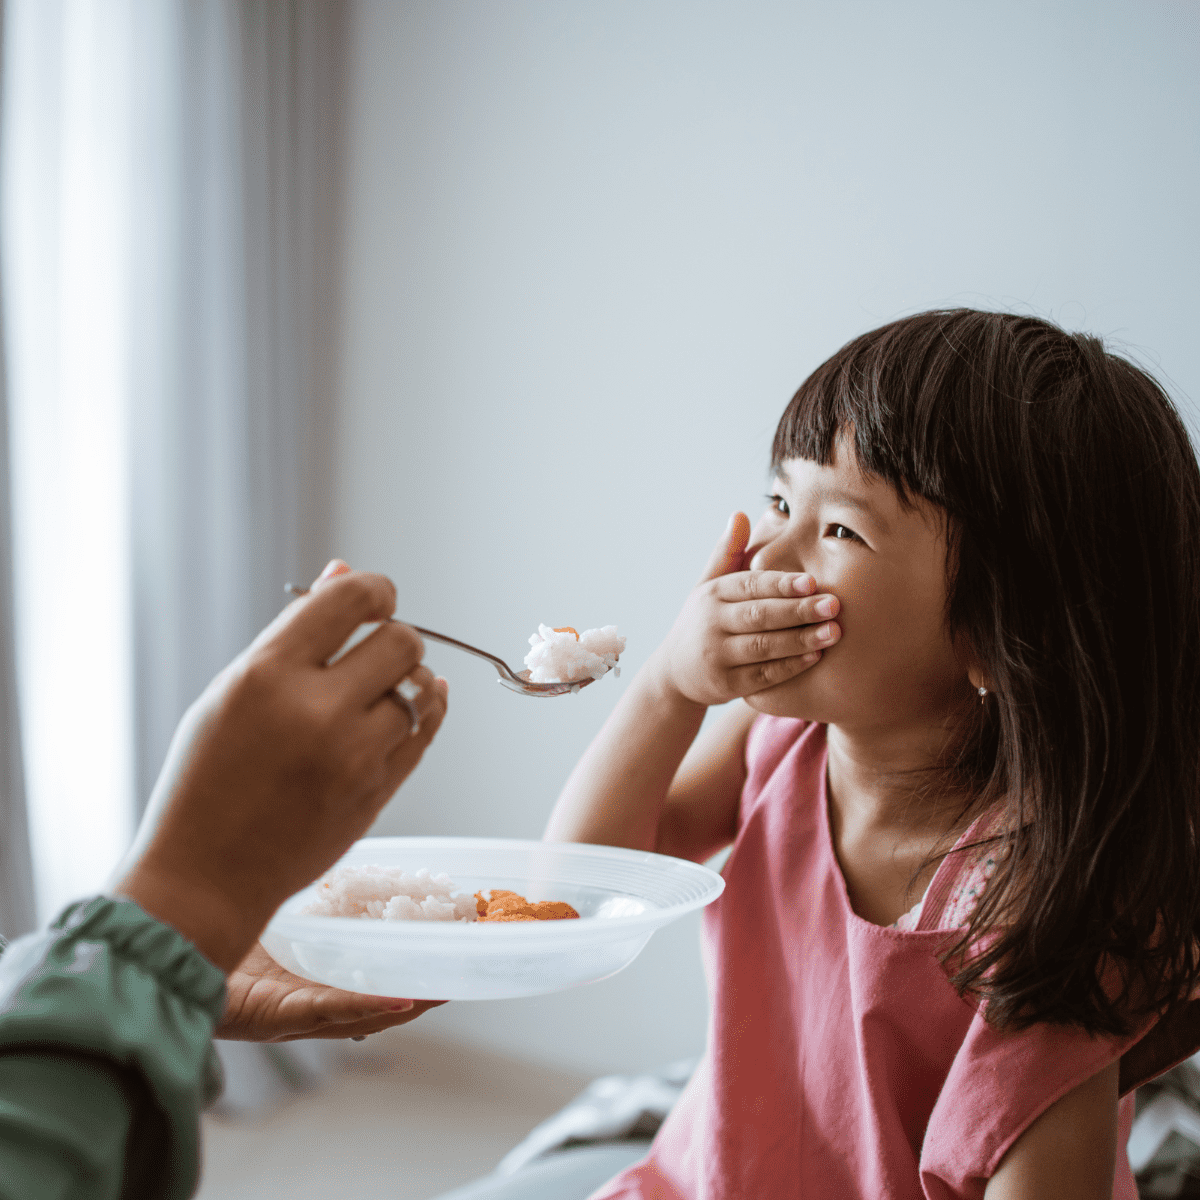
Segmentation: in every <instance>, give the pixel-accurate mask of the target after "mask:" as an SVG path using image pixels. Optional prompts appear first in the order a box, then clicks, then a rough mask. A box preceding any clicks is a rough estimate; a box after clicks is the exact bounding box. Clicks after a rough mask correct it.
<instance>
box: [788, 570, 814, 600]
mask: <svg viewBox="0 0 1200 1200" xmlns="http://www.w3.org/2000/svg"><path fill="white" fill-rule="evenodd" d="M816 586H817V581H816V580H815V579H814V578H813V577H812V576H811V575H797V576H796V578H795V579H793V580H792V587H794V588H795V589H796V591H798V592H799V593H800V595H802V596H807V595H808V593H809V592H811V591H812V590H813V588H815V587H816Z"/></svg>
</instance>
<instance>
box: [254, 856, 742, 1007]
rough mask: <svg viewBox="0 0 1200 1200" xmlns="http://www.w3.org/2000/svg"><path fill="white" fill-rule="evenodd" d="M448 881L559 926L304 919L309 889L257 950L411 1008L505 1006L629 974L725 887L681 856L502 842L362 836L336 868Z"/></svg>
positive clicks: (304, 972)
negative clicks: (494, 891) (567, 912)
mask: <svg viewBox="0 0 1200 1200" xmlns="http://www.w3.org/2000/svg"><path fill="white" fill-rule="evenodd" d="M367 863H377V864H379V865H380V866H385V867H399V868H400V869H401V870H404V871H414V872H415V871H419V870H420V869H421V868H422V867H425V868H427V869H428V870H429V871H430V872H431V873H432V874H434V875H440V874H442V873H445V874H447V875H449V876H450V878H451V879H452V880H454V882H455V884H456V885H457V888H458V889H459V890H461V891H464V892H470V893H474V892H477V891H480V890H483V891H487V890H489V889H491V888H507V889H509V890H511V891H514V892H520V893H521V895H523V896H525V897H526V899H528V900H531V901H535V900H565V901H566V902H567V903H568V904H571V905H574V907H575V908H576V909H577V910H578V912H579V920H577V921H575V920H566V921H513V922H497V923H491V922H484V923H476V922H462V921H455V922H449V921H379V920H371V919H364V918H362V917H312V916H305V915H303V914H301V913H300V911H299V910H300V909H302V908H303V907H304V906H305V905H307V904H310V903H311V902H312V900H313V897H314V894H315V891H316V884H315V883H314V884H313V885H312V886H310V887H307V888H305V889H304V891H302V892H298V893H297V894H296V895H295V896H293V897H291V899H290V900H287V901H285V902H284V904H283V905H282V906H281V907H280V909H279V911H278V912H277V913H276V914H275V916H274V917H273V918H272V919H271V922H270V924H269V925H268V926H267V929H266V932H265V933H264V934H263V936H262V943H263V945H264V946H265V947H266V948H267V951H268V952H269V953H270V955H271V957H272V958H274V959H275V961H276V962H278V963H279V964H280V966H283V967H286V968H287V969H288V970H289V971H291V972H293V973H294V974H296V975H301V976H303V977H304V978H305V979H311V980H314V981H315V982H317V983H327V984H332V985H333V986H334V987H339V988H346V989H348V990H350V991H354V992H366V993H369V994H370V995H374V996H404V997H408V998H410V999H413V1000H504V999H511V998H513V997H517V996H539V995H543V994H544V993H546V992H557V991H560V990H562V989H563V988H568V987H574V986H575V985H576V984H581V983H595V982H596V981H597V980H600V979H606V978H607V977H608V976H610V975H615V974H616V973H617V972H618V971H620V970H621V969H622V968H623V967H627V966H628V965H629V964H630V963H631V962H633V960H634V959H635V958H636V957H637V956H638V954H639V953H640V952H641V949H642V947H643V946H645V944H646V943H647V942H648V941H649V940H650V935H651V934H652V933H653V932H654V931H655V930H656V929H659V928H661V927H662V926H663V925H669V924H670V923H671V922H672V921H675V920H678V919H679V918H680V917H682V916H683V915H684V914H685V913H689V912H692V911H693V910H694V909H697V908H702V907H703V906H704V905H706V904H710V903H712V901H713V900H715V899H716V898H717V897H718V896H719V895H720V894H721V892H722V891H723V890H724V887H725V881H724V880H723V879H722V878H721V877H720V875H718V874H717V873H716V872H715V871H710V870H709V869H708V868H707V867H702V866H699V865H697V864H696V863H692V862H686V861H684V860H683V859H679V858H668V857H667V856H666V855H663V854H649V853H647V852H645V851H641V850H620V849H617V848H615V847H613V846H584V845H576V844H558V843H552V842H527V841H515V840H511V839H502V838H434V837H407V838H399V837H396V838H364V839H363V840H362V841H360V842H356V843H355V845H353V846H352V847H351V848H350V850H349V851H348V852H347V853H346V854H345V855H344V856H343V857H342V859H341V860H340V861H339V863H338V864H337V865H338V866H364V865H366V864H367Z"/></svg>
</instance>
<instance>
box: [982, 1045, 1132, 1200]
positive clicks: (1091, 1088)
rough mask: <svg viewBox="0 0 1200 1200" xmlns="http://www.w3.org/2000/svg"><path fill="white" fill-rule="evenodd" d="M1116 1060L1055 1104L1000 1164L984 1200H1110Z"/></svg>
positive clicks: (1114, 1144) (1114, 1145)
mask: <svg viewBox="0 0 1200 1200" xmlns="http://www.w3.org/2000/svg"><path fill="white" fill-rule="evenodd" d="M1119 1068H1120V1062H1119V1060H1118V1061H1117V1062H1113V1063H1111V1064H1110V1065H1109V1066H1107V1067H1105V1068H1104V1070H1103V1071H1100V1072H1098V1073H1097V1074H1095V1075H1093V1076H1092V1077H1091V1079H1087V1080H1085V1081H1084V1082H1083V1083H1081V1084H1080V1085H1079V1086H1078V1087H1077V1088H1075V1089H1074V1090H1072V1091H1070V1092H1068V1093H1067V1094H1066V1095H1065V1096H1063V1097H1062V1098H1061V1099H1060V1100H1056V1101H1055V1102H1054V1103H1053V1104H1052V1105H1050V1107H1049V1108H1048V1109H1046V1111H1045V1112H1044V1113H1042V1115H1041V1116H1040V1117H1038V1119H1037V1120H1036V1121H1034V1123H1033V1124H1032V1125H1030V1126H1029V1128H1028V1129H1026V1130H1025V1132H1024V1133H1023V1134H1021V1136H1020V1137H1019V1138H1017V1140H1016V1141H1015V1142H1013V1144H1012V1146H1011V1147H1009V1150H1008V1152H1007V1153H1006V1154H1005V1155H1004V1157H1003V1158H1002V1159H1001V1160H1000V1166H999V1168H998V1169H997V1171H996V1173H995V1175H993V1176H992V1177H991V1179H990V1180H988V1185H987V1188H986V1190H985V1191H984V1193H983V1194H984V1200H1112V1194H1113V1177H1114V1173H1115V1170H1116V1161H1117V1149H1118V1147H1117V1072H1118V1070H1119Z"/></svg>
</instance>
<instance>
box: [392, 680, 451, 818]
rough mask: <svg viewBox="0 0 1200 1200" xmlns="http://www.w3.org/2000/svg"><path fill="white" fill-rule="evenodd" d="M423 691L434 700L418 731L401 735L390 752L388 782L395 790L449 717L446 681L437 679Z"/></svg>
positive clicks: (419, 759) (422, 718)
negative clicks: (405, 735)
mask: <svg viewBox="0 0 1200 1200" xmlns="http://www.w3.org/2000/svg"><path fill="white" fill-rule="evenodd" d="M424 691H425V692H426V693H428V695H429V698H430V699H431V701H432V703H431V704H430V705H429V709H428V711H427V712H426V713H425V714H424V715H423V716H422V717H421V725H420V727H419V728H418V729H417V731H416V733H410V734H409V735H408V736H407V737H404V738H401V739H400V741H399V742H398V743H397V744H396V746H395V747H394V749H393V750H392V752H391V753H390V754H389V755H388V760H387V771H388V782H389V786H390V787H391V791H392V792H394V791H395V790H396V788H398V787H399V786H400V785H401V784H402V783H403V782H404V780H405V779H406V778H407V777H408V775H409V773H410V772H411V771H412V769H413V768H414V767H415V766H416V765H417V763H419V762H420V761H421V755H422V754H424V753H425V749H426V747H427V746H428V745H429V743H430V742H432V741H433V739H434V735H435V734H436V733H437V731H438V729H439V728H441V724H442V721H443V720H444V719H445V716H446V704H447V696H448V691H449V685H448V684H447V683H446V681H445V680H444V679H436V680H434V683H433V686H432V687H429V688H425V689H424ZM381 703H382V702H381ZM390 794H391V793H390V792H389V795H390Z"/></svg>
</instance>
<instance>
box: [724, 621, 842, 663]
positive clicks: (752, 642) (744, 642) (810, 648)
mask: <svg viewBox="0 0 1200 1200" xmlns="http://www.w3.org/2000/svg"><path fill="white" fill-rule="evenodd" d="M841 636H842V631H841V627H840V626H839V625H838V623H837V622H836V621H823V622H822V623H821V624H820V625H805V626H803V627H802V628H800V629H781V630H777V631H774V632H770V633H765V632H764V633H745V634H739V635H735V636H734V637H731V638H728V639H727V640H726V642H725V645H724V647H723V654H724V656H725V659H726V661H727V662H730V663H732V664H736V665H737V666H749V665H753V664H758V663H765V662H772V661H774V660H776V659H789V658H796V657H799V656H801V655H804V654H811V653H813V652H814V651H818V650H827V649H828V648H829V647H830V646H833V645H835V644H836V643H837V641H838V639H839V638H840V637H841Z"/></svg>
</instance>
